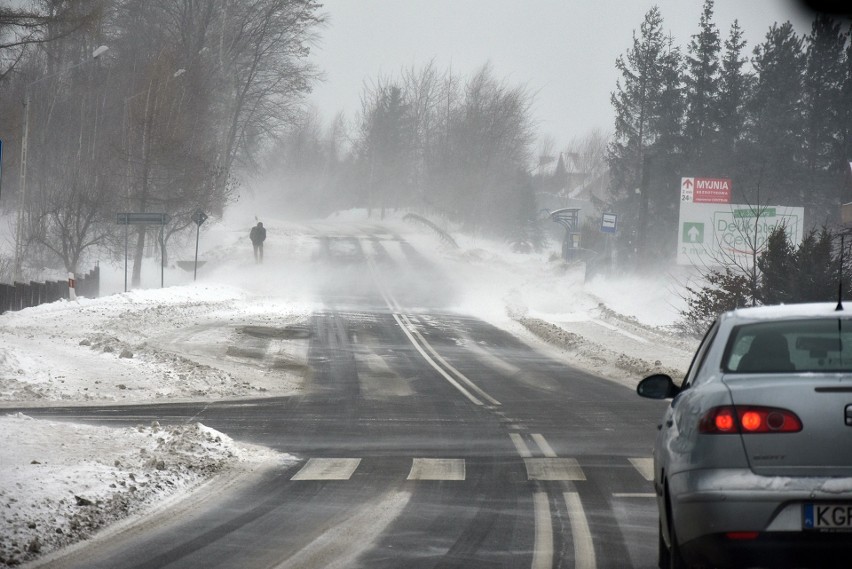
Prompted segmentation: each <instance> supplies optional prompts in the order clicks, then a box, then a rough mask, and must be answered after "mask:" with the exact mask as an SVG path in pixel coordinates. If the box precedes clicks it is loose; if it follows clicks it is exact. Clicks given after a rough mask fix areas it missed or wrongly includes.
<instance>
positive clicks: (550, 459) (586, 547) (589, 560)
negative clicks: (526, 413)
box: [509, 433, 597, 569]
mask: <svg viewBox="0 0 852 569" xmlns="http://www.w3.org/2000/svg"><path fill="white" fill-rule="evenodd" d="M509 437H510V438H511V439H512V443H513V444H514V445H515V449H516V450H517V451H518V454H519V455H521V458H523V459H524V464H525V465H526V468H527V478H528V479H529V480H539V481H541V480H550V481H553V480H556V481H571V480H585V479H586V476H585V474H584V473H583V469H582V468H580V465H579V464H578V463H577V461H576V460H575V459H573V458H559V457H558V456H557V454H556V452H555V451H554V450H553V447H551V446H550V444H549V443H548V442H547V440H546V439H545V438H544V436H543V435H541V434H539V433H533V434H531V435H530V438H531V439H532V440H533V441H534V442H535V444H536V446H538V448H539V450H540V451H541V454H543V455H544V458H536V457H533V453H532V452H531V451H530V448H529V446H527V444H526V442H525V441H524V439H523V437H522V436H521V435H520V434H519V433H510V434H509ZM562 499H563V500H565V507H566V508H567V511H568V518H569V520H570V524H571V539H572V540H573V543H574V567H575V568H576V569H595V568H596V566H597V561H596V558H595V547H594V542H593V541H592V532H591V530H590V529H589V522H588V519H587V518H586V512H585V510H584V509H583V503H582V501H581V500H580V495H579V494H578V493H577V492H563V493H562ZM533 510H534V515H535V550H534V551H533V560H532V569H551V568H552V567H553V518H552V516H551V512H550V498H549V496H548V493H547V492H543V491H536V492H534V493H533Z"/></svg>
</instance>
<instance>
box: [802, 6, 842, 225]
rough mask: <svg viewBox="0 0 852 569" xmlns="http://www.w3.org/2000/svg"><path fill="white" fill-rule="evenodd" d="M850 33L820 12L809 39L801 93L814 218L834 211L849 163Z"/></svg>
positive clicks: (807, 167)
mask: <svg viewBox="0 0 852 569" xmlns="http://www.w3.org/2000/svg"><path fill="white" fill-rule="evenodd" d="M845 44H846V35H845V34H844V33H843V32H842V31H841V29H840V24H839V23H838V22H837V21H835V20H834V19H833V18H831V17H830V16H828V15H824V14H823V15H820V16H818V17H817V18H816V19H815V20H814V22H813V27H812V29H811V34H810V35H809V36H808V38H807V52H806V68H805V76H804V85H803V93H802V103H803V112H804V123H805V131H804V148H803V149H804V166H805V168H806V173H807V185H808V186H809V188H808V189H809V190H810V191H809V193H810V199H809V201H810V203H811V205H812V207H813V210H812V211H813V213H814V214H815V215H814V217H816V218H817V219H823V220H824V219H826V218H827V217H828V216H832V217H833V216H835V215H836V210H837V201H838V196H837V194H836V192H834V191H832V190H833V189H834V188H836V187H837V186H838V184H839V183H840V182H842V177H841V176H842V174H843V173H845V172H844V170H845V169H844V168H843V166H845V164H844V162H845V160H844V159H843V158H844V156H843V155H842V151H841V142H840V141H841V138H842V128H841V124H842V122H841V120H840V118H841V113H842V101H841V97H842V91H841V89H842V87H843V79H844V77H843V63H844V57H845V54H844V47H845Z"/></svg>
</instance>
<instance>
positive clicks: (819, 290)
mask: <svg viewBox="0 0 852 569" xmlns="http://www.w3.org/2000/svg"><path fill="white" fill-rule="evenodd" d="M833 239H834V235H833V234H832V232H831V231H830V230H829V229H827V228H825V227H823V228H822V230H820V231H819V233H817V231H816V230H812V231H810V232H808V234H807V235H805V238H804V239H803V240H802V243H801V244H800V245H799V247H798V248H797V249H796V253H795V256H794V262H795V270H794V271H793V291H792V296H793V301H794V302H824V301H829V300H833V299H834V298H835V297H836V296H837V268H836V265H835V261H834V255H833V253H832V241H833ZM764 278H766V275H764Z"/></svg>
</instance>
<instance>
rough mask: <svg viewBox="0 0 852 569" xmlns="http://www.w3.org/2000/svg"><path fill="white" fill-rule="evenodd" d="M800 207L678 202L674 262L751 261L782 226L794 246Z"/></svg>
mask: <svg viewBox="0 0 852 569" xmlns="http://www.w3.org/2000/svg"><path fill="white" fill-rule="evenodd" d="M804 214H805V210H804V208H801V207H785V206H760V207H757V206H750V205H738V204H714V203H692V202H688V201H681V203H680V220H679V223H678V243H677V262H678V264H680V265H696V266H701V267H708V266H718V265H729V264H734V263H736V264H738V265H739V266H748V265H750V264H751V262H752V259H753V254H754V252H755V251H757V252H758V253H760V252H762V251H763V249H764V248H765V246H766V240H767V239H768V237H769V234H770V233H772V231H773V230H774V229H775V228H776V227H778V226H780V225H783V226H784V228H785V230H786V231H787V238H788V239H789V241H790V243H791V244H792V245H794V246H796V245H798V244H799V243H801V242H802V236H803V233H804Z"/></svg>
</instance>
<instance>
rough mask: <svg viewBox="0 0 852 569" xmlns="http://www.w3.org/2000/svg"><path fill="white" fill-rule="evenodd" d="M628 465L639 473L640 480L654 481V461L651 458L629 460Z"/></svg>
mask: <svg viewBox="0 0 852 569" xmlns="http://www.w3.org/2000/svg"><path fill="white" fill-rule="evenodd" d="M627 460H629V461H630V464H632V465H633V467H634V468H635V469H636V470H638V471H639V474H641V475H642V478H644V479H645V480H647V481H648V482H652V481H653V480H654V459H653V458H629V459H627Z"/></svg>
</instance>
